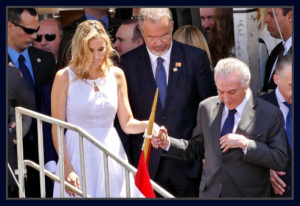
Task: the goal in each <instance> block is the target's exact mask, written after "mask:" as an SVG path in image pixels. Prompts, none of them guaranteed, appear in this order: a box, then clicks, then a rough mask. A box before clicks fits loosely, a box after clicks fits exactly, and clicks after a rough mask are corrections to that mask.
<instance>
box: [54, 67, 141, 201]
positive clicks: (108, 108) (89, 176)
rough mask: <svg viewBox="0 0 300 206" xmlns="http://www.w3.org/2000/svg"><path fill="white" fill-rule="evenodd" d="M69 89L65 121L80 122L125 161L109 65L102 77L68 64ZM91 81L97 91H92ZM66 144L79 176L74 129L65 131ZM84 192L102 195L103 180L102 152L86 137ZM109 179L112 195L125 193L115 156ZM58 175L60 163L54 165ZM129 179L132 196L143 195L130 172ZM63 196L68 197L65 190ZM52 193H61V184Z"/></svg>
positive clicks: (123, 176)
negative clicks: (83, 73) (88, 75)
mask: <svg viewBox="0 0 300 206" xmlns="http://www.w3.org/2000/svg"><path fill="white" fill-rule="evenodd" d="M67 70H68V73H69V89H68V93H67V104H66V121H67V122H69V123H72V124H75V125H78V126H80V127H81V128H82V129H84V130H85V131H87V132H88V133H89V134H91V135H92V136H94V137H95V138H96V139H97V140H98V141H99V142H101V143H103V144H104V145H105V146H106V147H107V148H108V149H109V150H110V151H112V152H113V153H114V154H115V155H117V156H119V157H120V158H122V159H123V160H125V161H127V162H128V160H127V156H126V154H125V150H124V148H123V145H122V143H121V140H120V138H119V136H118V133H117V132H116V130H115V128H114V127H113V123H114V118H115V115H116V111H117V105H118V95H117V81H116V77H115V74H114V72H113V71H112V69H111V70H110V72H109V73H108V75H107V76H106V77H105V78H98V79H96V80H88V79H87V80H82V79H80V78H77V76H76V74H75V73H74V72H73V71H72V70H71V69H70V68H69V67H68V68H67ZM94 83H95V84H96V85H97V86H98V88H99V90H100V91H94ZM65 141H66V147H67V151H68V155H69V159H70V161H71V164H72V166H73V168H74V170H75V172H76V173H77V174H78V176H79V178H80V183H81V185H82V181H81V179H82V177H81V170H80V151H79V137H78V134H77V133H76V132H73V131H71V130H67V131H66V133H65ZM84 150H85V166H86V170H85V171H86V181H87V194H88V195H90V196H91V197H105V180H104V164H103V153H102V151H100V150H99V149H98V148H96V147H95V146H93V145H92V144H91V143H89V142H88V141H87V140H84ZM108 165H109V182H110V196H111V197H126V183H125V172H124V169H123V168H122V167H121V166H119V165H118V164H117V163H116V162H115V161H114V160H112V159H111V158H108ZM56 174H58V176H59V163H57V166H56ZM130 178H131V179H130V181H131V197H143V195H142V194H141V193H140V191H139V190H138V189H137V188H136V187H135V184H134V180H133V176H132V175H131V176H130ZM65 196H66V197H69V196H68V194H67V193H65ZM53 197H60V184H59V183H57V182H55V183H54V191H53Z"/></svg>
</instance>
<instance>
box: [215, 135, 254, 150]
mask: <svg viewBox="0 0 300 206" xmlns="http://www.w3.org/2000/svg"><path fill="white" fill-rule="evenodd" d="M248 143H249V139H247V138H246V137H245V136H243V135H239V134H233V133H229V134H226V135H224V136H222V137H221V138H220V146H221V149H222V152H226V151H228V150H229V149H233V148H241V149H242V150H244V149H246V147H247V145H248Z"/></svg>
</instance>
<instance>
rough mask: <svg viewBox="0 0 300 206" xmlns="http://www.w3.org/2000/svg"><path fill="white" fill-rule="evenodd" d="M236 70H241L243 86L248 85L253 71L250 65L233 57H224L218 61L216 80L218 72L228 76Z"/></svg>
mask: <svg viewBox="0 0 300 206" xmlns="http://www.w3.org/2000/svg"><path fill="white" fill-rule="evenodd" d="M234 71H239V72H241V74H242V79H241V84H242V87H246V86H248V85H249V83H250V79H251V73H250V70H249V67H248V65H247V64H245V63H244V62H243V61H241V60H239V59H237V58H233V57H228V58H224V59H221V60H219V61H218V63H217V65H216V67H215V74H214V78H215V81H216V76H217V74H218V73H219V74H220V75H222V76H227V75H229V74H232V73H233V72H234Z"/></svg>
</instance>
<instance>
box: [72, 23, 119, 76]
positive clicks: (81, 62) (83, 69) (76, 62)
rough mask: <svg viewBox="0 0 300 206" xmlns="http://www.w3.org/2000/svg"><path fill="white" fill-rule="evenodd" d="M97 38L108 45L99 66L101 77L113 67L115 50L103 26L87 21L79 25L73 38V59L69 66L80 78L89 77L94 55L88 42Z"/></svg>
mask: <svg viewBox="0 0 300 206" xmlns="http://www.w3.org/2000/svg"><path fill="white" fill-rule="evenodd" d="M97 37H100V38H102V39H103V40H104V41H105V43H106V54H105V56H104V59H103V62H102V64H101V65H100V66H99V70H100V72H101V75H103V76H104V75H106V73H107V72H108V71H109V68H110V67H111V66H112V65H113V62H112V60H111V59H110V57H111V56H112V54H113V48H112V46H111V41H110V38H109V36H108V34H107V33H106V31H105V29H104V27H103V25H102V24H101V23H100V22H99V21H96V20H86V21H84V22H82V23H81V24H79V25H78V27H77V29H76V32H75V34H74V36H73V38H72V50H71V52H72V53H71V55H72V57H71V61H70V64H69V66H70V67H71V68H72V69H73V70H74V72H75V73H76V74H77V75H78V77H79V78H87V77H88V69H89V67H90V65H91V63H92V54H91V52H90V49H89V46H88V42H89V41H90V40H91V39H94V38H97Z"/></svg>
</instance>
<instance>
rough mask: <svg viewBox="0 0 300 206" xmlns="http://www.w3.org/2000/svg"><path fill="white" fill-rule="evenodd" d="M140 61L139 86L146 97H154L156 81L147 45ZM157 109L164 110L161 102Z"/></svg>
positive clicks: (142, 51) (141, 53)
mask: <svg viewBox="0 0 300 206" xmlns="http://www.w3.org/2000/svg"><path fill="white" fill-rule="evenodd" d="M139 59H140V60H139V61H138V62H137V64H138V79H137V81H139V85H140V86H141V88H142V90H143V94H146V95H153V97H154V94H155V91H156V88H157V86H156V81H155V79H154V76H153V71H152V65H151V61H150V56H149V54H148V51H147V49H146V45H145V44H144V45H143V49H142V50H141V52H140V54H139ZM157 108H160V110H162V106H161V103H160V101H158V103H157Z"/></svg>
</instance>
